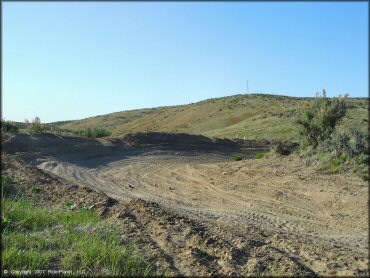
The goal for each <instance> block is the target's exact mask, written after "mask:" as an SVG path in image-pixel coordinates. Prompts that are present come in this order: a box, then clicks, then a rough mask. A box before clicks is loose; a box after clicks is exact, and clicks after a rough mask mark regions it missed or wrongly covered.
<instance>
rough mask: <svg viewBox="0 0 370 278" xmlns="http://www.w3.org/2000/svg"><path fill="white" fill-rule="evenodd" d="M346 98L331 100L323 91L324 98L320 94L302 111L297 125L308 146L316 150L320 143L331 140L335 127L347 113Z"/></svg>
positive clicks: (297, 119)
mask: <svg viewBox="0 0 370 278" xmlns="http://www.w3.org/2000/svg"><path fill="white" fill-rule="evenodd" d="M346 97H347V95H345V96H343V97H340V98H334V99H330V98H328V97H327V96H326V92H325V90H323V94H322V96H320V94H319V93H318V94H317V95H316V98H315V99H314V100H313V101H311V102H310V103H307V104H306V106H305V107H304V108H303V109H301V111H300V113H299V114H298V116H297V118H296V123H297V124H298V125H299V127H300V130H299V133H300V135H301V136H302V137H303V138H304V140H306V141H307V142H308V144H310V145H312V146H313V147H314V148H316V147H317V146H318V145H319V143H320V142H323V141H325V140H326V139H328V138H330V135H331V133H332V132H333V131H334V129H335V126H336V125H337V123H338V122H339V121H340V120H341V119H342V118H343V117H344V116H345V114H346V112H347V104H346V103H345V99H346Z"/></svg>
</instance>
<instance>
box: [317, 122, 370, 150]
mask: <svg viewBox="0 0 370 278" xmlns="http://www.w3.org/2000/svg"><path fill="white" fill-rule="evenodd" d="M319 149H321V150H326V151H329V152H330V153H331V156H332V157H339V156H340V155H342V154H346V155H348V156H350V157H356V156H359V155H366V154H367V153H368V149H369V145H368V134H366V133H365V132H363V131H361V130H359V129H358V128H357V127H352V128H350V129H348V130H344V131H339V130H335V132H333V133H332V135H331V137H330V138H329V139H327V140H325V141H324V142H322V143H320V144H319Z"/></svg>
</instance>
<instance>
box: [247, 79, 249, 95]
mask: <svg viewBox="0 0 370 278" xmlns="http://www.w3.org/2000/svg"><path fill="white" fill-rule="evenodd" d="M247 92H248V94H249V80H247Z"/></svg>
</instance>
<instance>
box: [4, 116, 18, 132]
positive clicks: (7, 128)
mask: <svg viewBox="0 0 370 278" xmlns="http://www.w3.org/2000/svg"><path fill="white" fill-rule="evenodd" d="M5 132H10V133H18V126H16V124H15V123H13V122H11V121H5V120H4V119H1V133H5Z"/></svg>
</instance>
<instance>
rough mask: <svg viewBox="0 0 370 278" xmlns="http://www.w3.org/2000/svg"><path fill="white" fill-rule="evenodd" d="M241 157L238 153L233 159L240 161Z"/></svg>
mask: <svg viewBox="0 0 370 278" xmlns="http://www.w3.org/2000/svg"><path fill="white" fill-rule="evenodd" d="M242 159H243V158H242V157H241V156H240V155H237V156H235V157H234V160H235V161H240V160H242Z"/></svg>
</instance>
